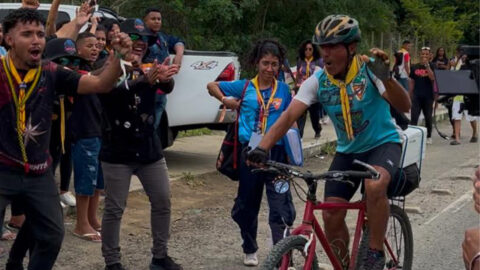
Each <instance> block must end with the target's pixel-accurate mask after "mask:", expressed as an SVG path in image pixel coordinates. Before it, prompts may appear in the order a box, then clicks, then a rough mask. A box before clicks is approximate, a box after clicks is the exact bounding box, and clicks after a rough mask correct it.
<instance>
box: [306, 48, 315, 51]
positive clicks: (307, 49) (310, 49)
mask: <svg viewBox="0 0 480 270" xmlns="http://www.w3.org/2000/svg"><path fill="white" fill-rule="evenodd" d="M305 51H313V48H305Z"/></svg>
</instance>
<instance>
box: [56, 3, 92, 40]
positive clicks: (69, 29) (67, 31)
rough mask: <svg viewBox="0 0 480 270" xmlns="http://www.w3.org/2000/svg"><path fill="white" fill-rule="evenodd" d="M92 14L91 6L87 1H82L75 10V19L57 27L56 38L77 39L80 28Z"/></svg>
mask: <svg viewBox="0 0 480 270" xmlns="http://www.w3.org/2000/svg"><path fill="white" fill-rule="evenodd" d="M91 16H92V8H91V7H90V6H89V5H88V2H84V3H83V4H82V5H81V6H80V8H79V9H78V10H77V16H76V17H75V19H73V20H72V21H70V22H69V23H67V24H65V25H64V26H63V27H62V28H60V29H57V32H56V33H55V34H56V35H57V37H58V38H70V39H73V40H76V39H77V36H78V33H79V32H80V29H82V27H83V26H84V25H85V24H86V23H87V22H88V20H90V17H91Z"/></svg>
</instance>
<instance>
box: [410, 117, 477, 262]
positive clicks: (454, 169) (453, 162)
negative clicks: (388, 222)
mask: <svg viewBox="0 0 480 270" xmlns="http://www.w3.org/2000/svg"><path fill="white" fill-rule="evenodd" d="M440 129H441V130H442V131H443V132H444V133H447V134H450V131H451V128H450V127H449V126H448V125H447V124H446V123H443V124H442V125H441V126H440ZM470 135H471V128H470V126H469V125H468V124H467V123H463V126H462V144H461V145H458V146H451V145H449V143H448V142H447V141H444V140H442V139H441V138H440V137H438V135H437V134H436V133H434V134H433V140H434V144H433V145H431V146H429V147H428V148H427V157H426V160H425V163H424V168H423V170H422V175H423V180H422V183H421V188H420V189H419V190H418V191H416V192H415V193H413V194H412V195H411V196H409V198H408V201H407V204H408V205H410V206H414V207H420V208H421V210H422V212H423V213H422V214H413V213H409V216H410V218H411V221H412V225H413V232H414V239H415V240H414V243H415V256H414V267H413V269H435V270H452V269H455V270H457V269H458V270H460V269H463V261H462V257H461V243H462V241H463V233H464V231H465V229H467V228H469V227H473V226H479V225H480V219H479V215H478V214H477V213H476V212H475V211H474V209H473V202H472V193H471V191H472V182H471V180H470V179H469V177H471V176H473V172H474V167H475V166H476V165H478V164H480V161H479V145H478V144H472V143H469V142H468V141H469V139H470ZM434 189H447V190H448V191H450V192H451V193H452V194H451V195H437V194H434V193H432V190H434Z"/></svg>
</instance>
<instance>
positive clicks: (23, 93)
mask: <svg viewBox="0 0 480 270" xmlns="http://www.w3.org/2000/svg"><path fill="white" fill-rule="evenodd" d="M7 58H8V56H7V57H2V64H3V68H4V70H5V74H6V75H7V79H8V85H9V87H10V91H11V92H12V97H13V101H14V104H15V111H16V114H17V120H16V122H17V137H18V143H19V146H20V150H21V152H22V159H23V163H24V167H25V172H28V171H29V166H28V158H27V151H26V149H25V142H24V139H23V136H24V133H25V122H26V117H25V110H26V109H25V105H26V104H27V100H28V98H29V97H30V96H31V95H32V93H33V90H34V89H35V88H36V86H37V83H38V80H39V78H40V74H41V73H42V72H41V70H42V65H39V66H38V68H35V69H30V70H29V71H28V72H27V75H25V77H24V78H23V79H21V78H20V75H19V74H18V71H17V69H16V68H15V65H14V64H13V62H12V61H11V60H10V59H7ZM12 76H13V78H14V79H15V83H16V84H17V85H18V88H19V91H18V96H17V91H16V88H15V85H14V83H13V80H12ZM32 81H33V83H32V84H31V85H30V87H29V88H28V90H27V84H28V83H31V82H32Z"/></svg>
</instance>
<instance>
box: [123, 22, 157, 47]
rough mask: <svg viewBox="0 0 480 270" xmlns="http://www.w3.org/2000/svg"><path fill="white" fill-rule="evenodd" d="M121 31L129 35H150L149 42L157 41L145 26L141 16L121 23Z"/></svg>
mask: <svg viewBox="0 0 480 270" xmlns="http://www.w3.org/2000/svg"><path fill="white" fill-rule="evenodd" d="M120 31H122V32H124V33H127V34H129V35H130V34H137V35H139V36H146V37H148V43H149V44H151V43H153V42H155V36H154V35H153V34H152V32H150V31H149V30H148V29H147V28H146V27H145V23H144V22H143V21H142V19H139V18H133V19H126V20H125V21H124V22H122V23H121V24H120Z"/></svg>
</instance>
